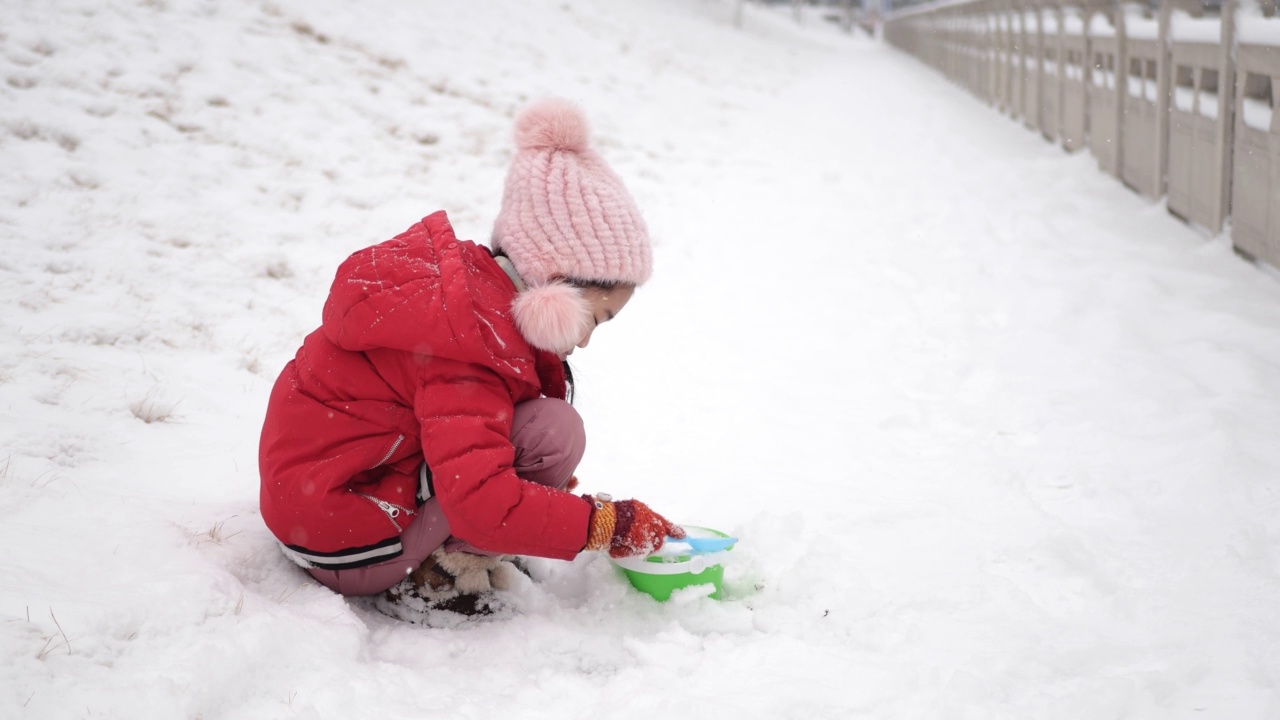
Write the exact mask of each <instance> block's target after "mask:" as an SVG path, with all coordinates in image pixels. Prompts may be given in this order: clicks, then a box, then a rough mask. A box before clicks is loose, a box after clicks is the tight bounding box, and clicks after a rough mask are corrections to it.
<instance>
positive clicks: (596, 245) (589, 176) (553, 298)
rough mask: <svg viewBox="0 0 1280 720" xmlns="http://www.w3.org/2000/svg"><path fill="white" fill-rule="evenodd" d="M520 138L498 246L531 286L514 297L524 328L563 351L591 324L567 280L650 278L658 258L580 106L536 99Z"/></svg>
mask: <svg viewBox="0 0 1280 720" xmlns="http://www.w3.org/2000/svg"><path fill="white" fill-rule="evenodd" d="M515 139H516V155H515V158H514V159H513V160H512V161H511V168H510V169H509V170H508V171H507V181H506V187H505V188H504V190H503V194H502V209H501V210H500V211H499V213H498V218H497V220H496V221H495V223H494V227H493V247H494V249H495V250H501V251H502V252H504V253H505V254H506V255H507V257H509V258H510V259H511V263H512V265H513V266H515V270H516V272H517V273H519V274H520V277H521V279H523V280H524V281H525V283H526V284H527V285H528V288H527V289H525V290H523V291H522V292H521V293H520V294H519V295H518V296H517V297H516V300H515V301H514V303H513V304H512V315H513V317H514V319H515V321H516V325H517V326H518V327H519V328H520V331H521V333H522V334H523V335H524V337H525V339H526V340H528V341H529V342H530V343H531V344H533V345H535V346H537V347H540V348H542V349H544V350H551V351H553V352H563V351H566V350H568V349H570V348H572V347H573V346H574V345H575V344H576V343H577V342H578V340H580V339H581V337H582V335H583V334H585V333H586V330H587V328H588V326H589V325H590V322H591V314H590V313H591V310H590V307H589V306H588V305H587V303H586V301H585V300H584V299H583V298H582V296H581V294H580V293H579V292H578V291H577V290H576V289H575V288H574V287H573V286H571V285H569V284H567V283H566V282H564V281H566V280H576V281H579V282H603V283H622V284H629V285H640V284H643V283H644V282H645V281H646V280H648V279H649V275H650V273H651V272H652V265H653V261H652V249H651V247H650V244H649V233H648V231H647V230H646V229H645V224H644V220H643V219H642V218H641V217H640V209H639V208H638V207H636V203H635V201H634V200H632V198H631V195H630V194H629V193H628V192H627V189H626V187H624V186H623V184H622V180H621V179H619V178H618V176H617V175H615V174H614V172H613V170H611V169H610V168H609V166H608V165H607V164H605V161H604V158H602V157H600V154H599V153H597V152H596V151H595V150H594V149H592V148H591V146H590V132H589V129H588V127H587V120H586V118H585V117H584V116H583V114H582V111H581V110H579V109H578V107H577V106H575V105H574V104H572V103H570V102H568V101H567V100H561V99H556V98H550V99H546V100H541V101H537V102H535V103H533V104H531V105H530V106H528V107H527V108H525V109H524V110H523V111H522V112H521V113H520V114H519V115H518V116H517V117H516V125H515Z"/></svg>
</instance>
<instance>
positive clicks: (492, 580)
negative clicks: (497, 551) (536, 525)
mask: <svg viewBox="0 0 1280 720" xmlns="http://www.w3.org/2000/svg"><path fill="white" fill-rule="evenodd" d="M521 565H523V563H521V562H519V561H518V559H517V558H515V557H514V556H511V555H498V556H489V555H475V554H472V553H468V552H445V551H444V550H443V549H439V550H436V551H435V552H433V553H431V556H430V557H428V558H427V559H426V560H425V561H423V563H422V564H421V565H419V566H418V569H417V570H414V571H413V572H412V573H411V574H410V575H409V577H407V578H405V579H404V580H403V581H402V582H401V583H400V584H399V585H396V586H395V587H393V588H391V589H390V590H388V591H386V593H384V594H383V595H382V596H381V597H380V598H379V600H380V602H378V603H377V607H378V610H380V611H381V612H383V613H385V614H387V615H390V616H391V617H395V618H398V619H401V620H407V621H409V622H415V623H423V624H426V625H442V624H444V625H450V624H456V621H457V620H459V619H466V618H473V617H482V616H489V615H494V614H499V613H503V612H505V611H509V610H510V607H509V603H507V602H506V601H505V600H504V598H503V597H502V591H505V590H511V589H512V588H514V587H515V585H516V583H517V582H519V580H518V576H519V575H521V574H524V575H526V576H527V575H528V571H527V570H526V569H524V568H522V567H521ZM450 615H452V616H454V617H449V616H450ZM458 616H460V617H458Z"/></svg>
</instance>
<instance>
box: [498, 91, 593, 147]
mask: <svg viewBox="0 0 1280 720" xmlns="http://www.w3.org/2000/svg"><path fill="white" fill-rule="evenodd" d="M590 138H591V134H590V130H589V128H588V127H587V119H586V118H585V117H583V116H582V112H581V111H580V110H578V108H577V107H576V106H575V105H574V104H573V103H571V102H569V101H568V100H561V99H559V98H548V99H546V100H540V101H538V102H536V103H534V104H532V105H530V106H529V107H527V108H525V109H524V111H522V112H521V113H520V115H519V116H518V117H517V118H516V148H518V149H520V150H569V151H571V152H582V151H583V150H586V149H587V145H588V144H590Z"/></svg>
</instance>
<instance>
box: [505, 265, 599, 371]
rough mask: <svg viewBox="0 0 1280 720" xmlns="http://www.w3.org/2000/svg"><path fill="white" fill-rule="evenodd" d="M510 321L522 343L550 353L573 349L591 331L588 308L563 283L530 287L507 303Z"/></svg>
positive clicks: (578, 294) (579, 293)
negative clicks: (518, 330) (509, 303)
mask: <svg viewBox="0 0 1280 720" xmlns="http://www.w3.org/2000/svg"><path fill="white" fill-rule="evenodd" d="M511 317H512V319H514V320H515V322H516V327H517V328H519V329H520V334H521V335H523V336H524V339H525V340H527V341H528V342H529V344H530V345H533V346H534V347H536V348H539V349H542V350H548V351H550V352H554V353H563V352H568V351H569V350H571V349H573V347H574V346H575V345H577V344H578V341H579V340H581V339H582V336H583V335H585V334H586V333H587V330H589V329H590V328H591V305H590V303H588V302H587V299H586V298H585V297H583V296H582V291H581V290H580V289H579V288H577V287H575V286H573V285H570V284H569V283H567V282H565V281H563V280H552V281H550V282H548V283H545V284H542V285H530V286H529V287H528V288H527V289H526V290H524V291H523V292H521V293H519V294H518V295H516V299H515V300H514V301H512V303H511Z"/></svg>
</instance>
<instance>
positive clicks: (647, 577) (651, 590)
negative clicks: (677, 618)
mask: <svg viewBox="0 0 1280 720" xmlns="http://www.w3.org/2000/svg"><path fill="white" fill-rule="evenodd" d="M684 529H685V532H688V533H689V534H690V535H693V536H694V537H723V538H727V537H729V536H728V535H726V534H725V533H722V532H720V531H719V530H712V529H711V528H704V527H695V526H692V525H685V526H684ZM732 549H733V546H732V545H730V546H729V547H728V548H727V549H725V550H722V551H720V552H715V553H708V554H705V555H661V554H659V555H650V556H649V557H645V558H615V559H613V564H614V565H617V566H618V567H619V568H620V569H621V570H622V573H623V574H624V575H626V576H627V580H629V581H630V582H631V585H632V586H633V587H635V588H636V589H637V590H639V591H640V592H643V593H645V594H646V595H649V596H650V597H652V598H653V599H654V600H657V601H658V602H666V601H667V600H670V599H671V594H672V593H674V592H675V591H676V590H680V589H681V588H687V587H693V586H694V585H711V586H713V587H714V590H713V591H712V592H711V594H710V595H709V597H711V598H712V599H715V600H719V599H720V590H721V586H722V585H723V583H724V565H722V564H721V561H722V560H723V559H724V554H725V553H727V552H729V550H732Z"/></svg>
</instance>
